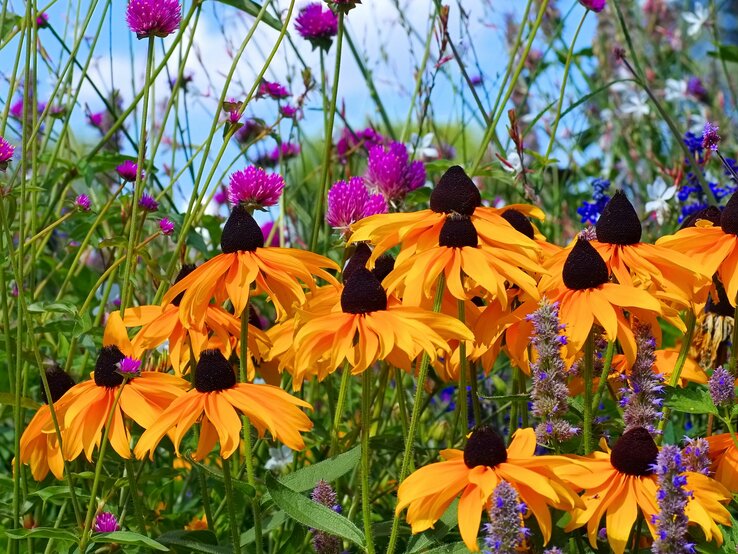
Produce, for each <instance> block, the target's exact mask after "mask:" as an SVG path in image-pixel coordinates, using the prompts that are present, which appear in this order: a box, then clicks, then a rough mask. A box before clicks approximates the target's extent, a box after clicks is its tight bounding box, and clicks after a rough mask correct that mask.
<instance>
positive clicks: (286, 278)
mask: <svg viewBox="0 0 738 554" xmlns="http://www.w3.org/2000/svg"><path fill="white" fill-rule="evenodd" d="M220 246H221V250H222V251H223V253H222V254H218V255H217V256H215V257H214V258H212V259H210V260H208V261H207V262H205V263H204V264H202V265H201V266H199V267H198V268H197V269H195V270H194V271H193V272H192V273H190V274H189V275H187V276H186V277H185V278H184V279H182V280H181V281H179V282H178V283H176V284H174V285H173V286H172V287H171V288H170V289H169V291H167V293H166V294H165V295H164V299H163V301H162V303H163V304H168V303H170V302H172V300H173V299H174V298H175V297H177V296H178V295H179V294H181V293H183V292H184V296H183V297H182V301H181V303H180V318H181V319H182V321H183V322H184V323H185V324H186V325H188V326H189V327H194V328H202V327H203V326H204V321H205V317H206V313H207V308H208V306H209V305H210V300H211V299H212V298H215V301H216V303H217V304H222V303H223V302H225V300H226V299H230V301H231V303H232V304H233V308H234V310H235V313H236V314H238V315H240V314H241V313H242V312H243V310H244V308H245V307H246V305H247V304H248V301H249V296H250V295H252V294H259V293H261V292H263V293H265V294H266V295H267V296H268V297H269V298H270V299H271V301H272V302H273V303H274V308H275V309H276V311H277V318H278V319H282V318H284V317H285V316H286V315H287V312H288V311H290V310H292V307H293V304H295V303H297V304H300V305H301V304H303V303H304V302H305V291H304V287H308V288H310V289H311V290H314V289H315V279H314V277H315V276H317V277H320V278H322V279H325V280H326V281H328V282H329V283H331V284H334V285H337V284H338V283H337V281H336V279H335V278H334V277H333V276H332V275H331V274H330V273H328V272H327V271H326V270H325V269H326V268H328V269H336V270H337V269H338V266H337V265H336V264H335V263H334V262H333V261H331V260H329V259H328V258H326V257H324V256H320V255H318V254H314V253H312V252H307V251H305V250H298V249H296V248H277V247H264V236H263V234H262V232H261V228H260V227H259V225H258V224H257V223H256V221H254V218H253V217H252V216H251V214H250V213H249V212H248V210H247V209H246V208H245V207H243V206H242V205H241V204H239V205H237V206H236V207H234V208H233V211H232V212H231V215H230V217H229V218H228V221H226V224H225V226H224V227H223V235H222V237H221V241H220ZM254 285H255V290H253V291H252V286H254Z"/></svg>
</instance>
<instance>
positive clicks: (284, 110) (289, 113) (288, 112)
mask: <svg viewBox="0 0 738 554" xmlns="http://www.w3.org/2000/svg"><path fill="white" fill-rule="evenodd" d="M279 113H281V114H282V115H283V116H284V117H295V116H296V115H297V108H296V107H295V106H292V105H291V104H285V105H284V106H280V107H279Z"/></svg>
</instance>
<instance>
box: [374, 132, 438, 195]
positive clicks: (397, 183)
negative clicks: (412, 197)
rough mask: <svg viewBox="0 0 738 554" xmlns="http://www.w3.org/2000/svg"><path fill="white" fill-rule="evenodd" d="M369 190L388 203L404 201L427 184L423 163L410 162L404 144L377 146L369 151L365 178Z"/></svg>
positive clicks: (394, 143)
mask: <svg viewBox="0 0 738 554" xmlns="http://www.w3.org/2000/svg"><path fill="white" fill-rule="evenodd" d="M365 179H366V182H367V185H368V186H369V189H370V190H372V191H375V192H379V193H381V194H382V195H383V196H384V197H385V199H386V200H387V202H396V201H399V200H402V199H403V198H404V197H405V195H406V194H407V193H408V192H410V191H412V190H415V189H417V188H419V187H422V186H423V184H424V183H425V167H423V162H419V161H415V162H409V160H408V154H407V148H406V147H405V145H404V144H401V143H399V142H393V143H391V144H390V145H389V147H388V148H384V147H383V146H375V147H373V148H372V149H371V150H370V151H369V166H368V168H367V172H366V176H365Z"/></svg>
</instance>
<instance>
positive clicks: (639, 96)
mask: <svg viewBox="0 0 738 554" xmlns="http://www.w3.org/2000/svg"><path fill="white" fill-rule="evenodd" d="M620 112H621V113H622V114H623V115H630V116H632V117H633V119H635V120H639V119H641V118H642V117H643V116H646V115H648V114H650V113H651V107H650V106H649V105H648V95H647V94H646V93H645V92H634V93H632V94H629V95H628V96H627V97H626V98H625V101H624V102H623V104H622V105H621V106H620Z"/></svg>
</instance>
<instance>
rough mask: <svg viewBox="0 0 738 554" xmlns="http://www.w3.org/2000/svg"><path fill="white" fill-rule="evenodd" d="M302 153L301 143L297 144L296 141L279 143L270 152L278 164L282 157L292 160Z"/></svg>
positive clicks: (272, 159) (274, 162) (272, 160)
mask: <svg viewBox="0 0 738 554" xmlns="http://www.w3.org/2000/svg"><path fill="white" fill-rule="evenodd" d="M299 155H300V145H299V144H295V143H294V142H283V143H282V144H278V145H277V146H275V147H274V150H272V151H271V152H270V153H269V155H268V156H269V159H270V160H271V162H272V163H273V164H276V163H278V162H279V160H280V159H282V160H291V159H292V158H296V157H297V156H299Z"/></svg>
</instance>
